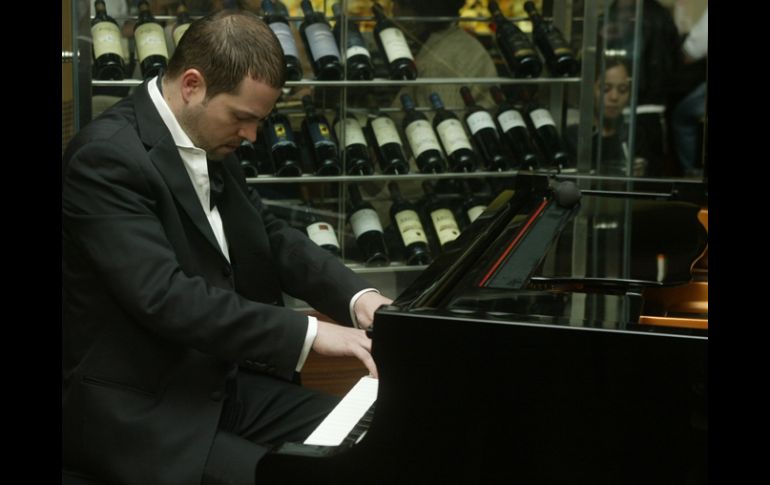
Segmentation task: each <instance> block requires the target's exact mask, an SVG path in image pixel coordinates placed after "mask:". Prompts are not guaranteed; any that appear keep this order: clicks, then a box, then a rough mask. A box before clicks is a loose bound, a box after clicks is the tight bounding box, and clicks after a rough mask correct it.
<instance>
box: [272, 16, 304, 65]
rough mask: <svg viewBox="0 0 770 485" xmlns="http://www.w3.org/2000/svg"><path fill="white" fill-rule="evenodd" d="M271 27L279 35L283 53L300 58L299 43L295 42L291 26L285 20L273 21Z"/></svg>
mask: <svg viewBox="0 0 770 485" xmlns="http://www.w3.org/2000/svg"><path fill="white" fill-rule="evenodd" d="M270 28H271V29H273V32H274V33H275V36H276V37H278V42H280V44H281V49H283V55H285V56H294V57H296V58H297V59H299V52H297V44H295V43H294V36H293V35H292V33H291V28H290V27H289V26H288V25H286V24H285V23H283V22H273V23H271V24H270Z"/></svg>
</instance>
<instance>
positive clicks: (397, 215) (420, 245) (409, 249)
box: [388, 182, 431, 265]
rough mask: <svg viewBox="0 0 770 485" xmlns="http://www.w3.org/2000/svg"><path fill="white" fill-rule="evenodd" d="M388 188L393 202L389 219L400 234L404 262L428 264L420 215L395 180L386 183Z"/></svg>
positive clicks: (425, 238) (428, 250)
mask: <svg viewBox="0 0 770 485" xmlns="http://www.w3.org/2000/svg"><path fill="white" fill-rule="evenodd" d="M388 190H389V191H390V197H391V199H392V200H393V204H392V205H391V206H390V219H391V221H392V223H393V226H394V227H396V228H397V229H398V232H399V234H400V235H401V242H402V244H403V245H404V250H405V254H406V264H408V265H418V264H428V263H430V261H431V257H430V249H429V248H428V238H427V237H426V235H425V229H424V228H423V227H422V222H421V221H420V215H419V214H418V213H417V208H416V207H415V205H414V204H412V203H411V202H409V201H407V200H406V199H404V197H403V196H402V195H401V190H400V189H399V187H398V184H397V183H396V182H389V183H388Z"/></svg>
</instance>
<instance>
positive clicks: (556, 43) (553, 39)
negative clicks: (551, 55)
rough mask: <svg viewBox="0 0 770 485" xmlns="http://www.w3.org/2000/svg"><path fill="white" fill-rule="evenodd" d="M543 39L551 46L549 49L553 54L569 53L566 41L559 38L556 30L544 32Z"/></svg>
mask: <svg viewBox="0 0 770 485" xmlns="http://www.w3.org/2000/svg"><path fill="white" fill-rule="evenodd" d="M545 37H546V38H547V39H548V43H549V44H551V49H553V51H554V52H555V53H560V52H561V53H564V52H565V51H566V52H571V51H570V49H569V47H568V46H567V41H565V40H564V38H563V37H562V36H561V34H560V33H559V31H557V30H549V31H548V32H546V34H545Z"/></svg>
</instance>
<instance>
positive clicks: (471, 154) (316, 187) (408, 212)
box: [73, 0, 688, 307]
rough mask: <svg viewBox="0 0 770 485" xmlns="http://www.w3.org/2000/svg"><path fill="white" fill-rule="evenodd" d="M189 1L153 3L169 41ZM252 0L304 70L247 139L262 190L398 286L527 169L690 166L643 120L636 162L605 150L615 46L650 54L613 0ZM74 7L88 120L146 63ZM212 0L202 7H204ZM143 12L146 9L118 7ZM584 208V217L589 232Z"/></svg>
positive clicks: (600, 179)
mask: <svg viewBox="0 0 770 485" xmlns="http://www.w3.org/2000/svg"><path fill="white" fill-rule="evenodd" d="M132 3H133V2H132ZM177 3H179V2H175V3H174V2H172V3H169V4H168V6H167V7H166V9H165V10H162V11H155V12H152V13H153V14H154V18H155V20H157V21H158V22H160V23H161V24H165V25H164V26H162V27H163V31H164V32H165V36H166V40H167V43H168V45H169V51H168V52H169V53H171V52H173V45H175V42H176V41H175V40H174V31H175V27H176V26H177V25H176V24H177V23H183V22H180V21H179V20H178V19H180V18H181V17H180V16H178V13H179V12H181V10H180V11H177V10H176V8H177ZM236 3H238V4H239V6H240V7H241V8H246V9H250V10H253V11H254V12H256V13H257V14H258V15H260V16H262V17H263V18H264V19H265V20H266V21H267V22H268V23H269V24H270V25H271V27H272V28H273V30H274V32H275V33H276V35H277V36H278V38H279V40H280V41H281V44H282V47H283V49H284V53H285V55H286V56H285V57H286V62H287V70H288V72H289V79H290V80H289V81H288V82H287V83H286V87H285V89H284V95H283V96H282V98H281V99H280V100H279V102H278V104H277V106H276V110H275V111H274V113H273V114H272V115H271V117H270V119H268V120H267V121H266V123H265V124H264V126H263V127H262V129H261V130H260V133H259V135H258V139H257V141H256V142H255V143H249V142H244V144H243V145H242V146H241V148H240V149H239V150H238V152H237V154H238V156H239V157H240V158H241V161H242V166H243V168H244V173H245V175H246V177H247V182H248V183H249V186H250V188H251V190H256V191H258V192H259V193H260V195H261V196H262V198H263V200H264V201H265V204H266V205H267V206H268V207H269V208H270V209H271V210H273V211H274V212H275V214H276V215H277V216H278V217H281V218H284V219H286V220H287V221H288V222H289V223H290V224H291V225H293V226H295V227H297V228H298V229H299V230H303V231H307V232H308V234H310V235H311V237H314V238H317V239H314V240H316V242H317V243H318V244H319V245H321V246H322V247H324V248H326V249H328V250H330V251H332V252H334V253H336V254H338V255H339V257H340V258H342V259H343V260H344V262H345V263H346V264H347V265H348V266H349V267H351V268H352V269H353V270H354V271H357V272H361V273H365V274H367V277H368V278H369V279H370V280H371V281H372V284H373V285H374V286H377V287H379V288H381V289H382V290H383V292H384V293H386V294H387V295H389V296H396V295H397V294H398V293H399V292H400V291H402V290H403V289H404V287H405V286H406V285H407V284H408V283H409V282H411V281H412V280H413V279H414V278H415V277H416V276H417V275H418V274H419V273H420V271H422V270H423V269H424V268H425V266H426V264H428V263H429V262H430V261H431V259H432V258H433V257H435V256H436V255H437V254H439V253H440V252H441V251H442V248H443V247H444V246H445V245H446V244H452V240H453V239H455V238H456V237H457V236H458V235H459V234H460V233H462V231H463V230H464V228H465V227H467V226H468V224H471V223H472V220H473V219H474V218H475V217H476V216H477V215H478V214H479V213H480V211H482V210H483V207H484V206H485V205H486V204H487V203H488V202H489V201H490V200H491V198H492V197H493V196H494V195H496V193H497V192H499V191H500V190H502V189H503V188H506V187H510V186H511V184H512V182H513V180H514V179H515V177H516V176H517V175H518V174H520V173H524V172H526V173H533V172H534V173H544V174H548V175H550V176H552V177H553V178H554V179H571V180H575V181H577V182H578V184H579V186H580V187H581V188H582V189H584V190H590V189H599V190H608V189H609V190H621V191H639V190H649V189H648V187H649V185H647V183H648V182H655V183H657V184H663V185H665V184H669V185H671V184H682V183H684V184H686V183H687V182H688V181H687V180H683V179H679V178H676V177H669V176H665V175H663V174H660V173H650V172H645V171H644V166H643V165H644V164H643V163H640V162H639V160H638V157H632V156H630V155H629V153H636V152H637V148H638V147H636V148H635V146H636V145H637V144H638V143H641V142H639V141H638V140H636V139H635V136H636V132H635V131H634V130H628V131H627V133H624V135H623V138H622V140H621V144H622V146H623V149H624V150H625V152H624V153H625V159H623V160H621V163H613V164H605V163H603V160H602V156H603V155H604V152H603V151H602V147H601V146H600V145H601V144H599V146H597V144H596V143H595V142H593V137H594V131H595V128H594V126H595V125H596V123H597V121H596V120H595V116H596V113H597V110H596V106H597V105H599V106H601V103H600V101H601V100H600V99H598V97H601V93H602V92H603V89H604V84H603V82H602V80H603V79H604V77H605V76H604V75H603V74H602V72H603V70H604V69H605V67H606V66H607V65H609V59H610V57H617V56H618V55H621V56H626V57H628V58H629V59H630V61H631V62H629V63H628V68H627V69H628V77H629V78H630V79H633V78H635V77H636V76H635V74H637V71H636V69H637V68H638V63H636V62H633V53H634V52H636V51H637V50H638V49H637V44H638V42H637V39H636V38H635V37H633V36H632V37H631V38H630V43H627V44H625V45H624V48H625V49H626V50H625V51H623V52H620V54H619V53H618V49H616V50H614V51H613V50H611V49H609V48H607V47H606V46H604V45H603V40H602V39H603V36H602V32H603V31H604V30H605V29H604V28H603V27H602V25H603V24H606V23H607V22H604V21H603V19H606V18H609V16H610V10H609V6H608V4H609V3H610V2H603V1H600V0H586V1H585V2H573V1H571V0H554V1H553V2H543V1H542V0H540V1H535V2H524V1H520V0H500V1H498V2H493V1H481V2H471V1H468V2H466V5H464V6H462V8H461V9H460V10H459V11H457V12H455V13H451V12H450V13H449V14H447V12H445V11H441V9H442V8H445V7H443V6H442V5H441V4H443V3H444V2H429V1H426V2H423V0H415V1H414V2H412V3H413V4H414V5H417V4H419V5H418V6H414V5H413V6H412V7H409V6H408V5H407V6H404V5H403V4H404V3H406V4H408V3H409V2H395V3H398V4H399V5H394V1H390V0H380V1H378V2H377V3H375V2H372V1H369V0H361V1H355V0H339V1H337V0H314V1H307V0H304V1H299V0H283V1H282V2H280V1H272V2H271V1H261V0H260V1H241V2H236ZM434 3H435V4H436V5H437V7H436V11H431V10H430V7H429V6H430V5H432V4H434ZM446 3H451V2H446ZM632 3H634V6H635V7H636V10H634V11H633V12H634V14H635V15H633V16H632V17H631V19H630V20H629V22H630V23H629V25H625V26H624V27H625V29H626V30H627V31H630V32H634V33H635V32H636V31H637V30H639V29H633V25H634V22H635V21H636V20H635V19H636V18H641V15H643V13H642V11H641V5H640V4H641V1H637V2H632ZM544 4H545V8H544ZM578 4H580V5H581V9H580V11H576V10H575V5H578ZM375 5H376V6H375ZM426 5H427V7H426ZM380 7H381V8H380ZM73 8H74V12H73V13H74V18H76V19H79V22H78V23H77V25H76V26H75V28H74V30H75V32H77V31H78V30H79V31H80V32H81V35H79V36H76V38H78V39H81V40H80V56H78V59H76V60H75V61H74V67H75V69H74V71H75V85H76V86H77V87H78V88H77V94H78V99H79V102H78V113H77V115H78V116H77V119H78V121H79V123H80V125H83V124H84V123H86V122H88V120H90V119H91V117H92V116H93V115H95V114H96V113H95V111H97V110H98V108H95V105H94V103H93V102H92V101H93V100H94V99H95V98H96V96H95V94H96V93H104V92H108V93H110V94H112V95H113V96H121V95H125V94H126V93H127V92H129V91H130V90H131V89H133V88H134V87H135V86H137V85H139V84H140V83H141V82H142V77H143V74H142V73H143V72H144V69H145V67H144V64H143V63H142V61H141V60H135V61H133V62H132V61H130V60H129V61H128V62H126V65H127V66H134V68H133V71H131V72H128V71H129V68H126V75H125V76H124V79H96V78H95V77H94V76H95V72H96V70H95V69H94V68H93V63H94V62H97V60H96V59H95V58H94V57H93V56H92V55H91V52H92V46H91V44H90V43H89V42H88V38H89V35H90V32H91V24H92V22H93V16H92V15H90V13H89V12H90V5H89V3H88V2H86V1H76V2H74V7H73ZM107 13H108V14H109V13H110V12H109V11H108V12H107ZM203 13H205V12H196V11H194V10H193V9H192V8H191V9H190V11H189V12H185V14H186V15H188V16H191V18H192V19H193V20H194V19H195V18H197V17H198V16H200V15H202V14H203ZM137 16H138V12H132V11H129V14H128V15H124V16H122V17H121V16H115V21H116V23H117V24H119V25H123V24H124V23H125V22H127V21H128V22H136V21H137ZM123 30H124V31H125V30H126V29H123ZM84 39H85V40H84ZM133 42H135V41H134V39H129V45H132V43H133ZM124 43H125V41H124ZM134 50H138V49H131V51H134ZM154 59H155V60H156V61H157V59H158V58H157V56H155V57H154ZM113 60H114V59H113ZM145 64H147V63H146V62H145ZM597 73H598V74H597ZM97 77H98V76H97ZM597 79H598V80H599V83H598V84H597V82H596V81H597ZM629 86H630V87H631V89H633V88H634V86H633V84H629ZM110 90H112V91H110ZM635 103H636V97H635V96H633V95H630V96H629V104H628V106H626V107H625V108H624V110H623V112H624V113H626V115H625V118H626V122H627V123H629V124H630V126H632V127H633V126H634V120H635V117H636V114H635V113H636V111H635V107H636V105H635ZM599 120H601V118H599ZM568 126H569V127H570V128H568ZM608 167H610V168H611V170H610V169H608ZM640 167H641V168H640ZM583 222H584V221H583ZM583 222H581V221H575V224H576V226H575V233H576V234H579V233H580V231H581V227H582V224H583ZM589 236H590V235H585V237H584V238H583V243H580V242H579V240H580V238H575V240H576V241H578V242H576V243H575V244H576V248H575V251H574V254H576V255H578V257H577V258H576V260H575V262H574V264H575V265H578V266H579V265H580V264H582V262H581V261H583V260H582V258H581V257H580V256H579V255H582V254H585V253H586V252H587V251H590V248H589V247H588V246H587V244H588V243H587V242H586V241H588V240H589V239H590V238H589ZM581 244H582V247H581ZM547 263H548V262H547ZM620 265H621V266H622V263H620ZM289 301H290V304H292V305H294V306H296V307H303V303H302V302H295V301H292V300H291V299H289Z"/></svg>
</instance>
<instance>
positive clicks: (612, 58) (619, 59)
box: [594, 55, 631, 81]
mask: <svg viewBox="0 0 770 485" xmlns="http://www.w3.org/2000/svg"><path fill="white" fill-rule="evenodd" d="M601 61H602V60H601V59H597V60H596V77H595V78H594V79H596V80H597V81H599V80H600V79H601V78H602V74H603V72H602V62H601ZM617 66H623V67H625V68H626V72H627V73H628V75H629V77H630V76H631V61H630V60H629V59H628V57H626V56H622V55H606V56H605V57H604V64H603V67H604V72H607V71H608V70H610V69H612V68H613V67H617Z"/></svg>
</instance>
